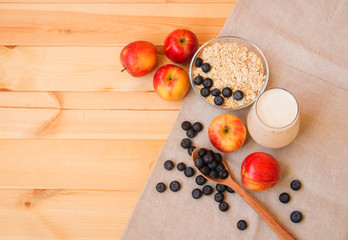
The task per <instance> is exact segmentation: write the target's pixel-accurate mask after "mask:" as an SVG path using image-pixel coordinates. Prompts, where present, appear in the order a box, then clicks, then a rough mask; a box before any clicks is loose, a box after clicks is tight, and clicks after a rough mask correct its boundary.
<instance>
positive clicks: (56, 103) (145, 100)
mask: <svg viewBox="0 0 348 240" xmlns="http://www.w3.org/2000/svg"><path fill="white" fill-rule="evenodd" d="M181 103H182V101H176V102H168V101H165V100H163V99H161V98H160V97H159V96H158V95H157V93H155V92H11V91H7V92H5V91H2V92H1V91H0V108H36V109H40V108H46V109H48V108H49V109H62V110H121V109H122V110H166V109H167V110H179V108H180V106H181Z"/></svg>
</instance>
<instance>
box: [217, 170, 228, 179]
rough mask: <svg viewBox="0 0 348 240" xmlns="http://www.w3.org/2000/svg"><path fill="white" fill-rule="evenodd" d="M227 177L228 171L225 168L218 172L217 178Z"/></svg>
mask: <svg viewBox="0 0 348 240" xmlns="http://www.w3.org/2000/svg"><path fill="white" fill-rule="evenodd" d="M227 177H228V172H227V170H226V169H223V170H221V171H220V172H219V178H221V179H226V178H227Z"/></svg>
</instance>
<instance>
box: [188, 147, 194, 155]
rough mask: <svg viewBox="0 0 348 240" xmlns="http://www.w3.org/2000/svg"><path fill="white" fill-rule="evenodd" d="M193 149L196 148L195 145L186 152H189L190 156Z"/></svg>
mask: <svg viewBox="0 0 348 240" xmlns="http://www.w3.org/2000/svg"><path fill="white" fill-rule="evenodd" d="M195 149H196V147H195V146H192V147H190V148H189V149H188V150H187V152H188V154H189V155H190V156H192V153H193V151H194V150H195Z"/></svg>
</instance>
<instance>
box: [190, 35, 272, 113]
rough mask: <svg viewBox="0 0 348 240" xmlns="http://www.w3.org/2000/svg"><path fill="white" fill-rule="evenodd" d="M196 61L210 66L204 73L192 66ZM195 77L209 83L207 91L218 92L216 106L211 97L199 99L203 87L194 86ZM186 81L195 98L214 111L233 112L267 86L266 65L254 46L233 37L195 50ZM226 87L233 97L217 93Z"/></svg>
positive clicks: (249, 103)
mask: <svg viewBox="0 0 348 240" xmlns="http://www.w3.org/2000/svg"><path fill="white" fill-rule="evenodd" d="M197 58H200V59H202V60H203V63H209V64H210V70H209V71H208V72H204V71H203V70H202V67H197V66H195V62H196V59H197ZM204 70H206V69H204ZM196 76H201V77H202V78H203V79H207V78H210V79H212V81H213V86H212V87H210V88H209V89H210V91H211V90H213V89H216V88H217V89H219V91H220V97H219V99H218V100H220V102H219V101H216V102H215V103H214V98H216V96H212V94H211V93H210V94H209V95H208V96H206V97H203V96H202V95H201V89H202V88H203V84H199V85H196V84H195V83H194V78H195V77H196ZM190 79H191V85H192V87H193V89H194V90H195V92H196V94H197V95H199V96H200V97H201V98H202V99H204V100H205V101H206V102H208V103H210V104H212V105H214V106H215V107H220V108H224V109H230V110H237V109H241V108H244V107H247V106H249V105H251V104H252V103H253V102H254V101H255V100H256V99H257V97H258V96H259V95H261V93H262V92H263V91H264V89H265V88H266V85H267V82H268V65H267V61H266V59H265V57H264V55H263V53H262V52H261V51H260V50H259V49H258V48H257V47H256V46H255V45H254V44H252V43H250V42H248V41H246V40H244V39H241V38H237V37H219V38H215V39H213V40H211V41H209V42H207V43H205V44H204V45H202V46H201V48H200V49H198V51H197V52H196V54H195V56H194V57H193V59H192V61H191V65H190ZM226 87H227V88H230V89H231V90H232V92H233V93H234V95H232V96H230V97H224V96H223V94H221V92H222V90H223V89H224V88H226ZM205 90H207V89H205ZM215 91H216V90H215ZM206 92H207V91H206ZM206 92H205V93H206ZM241 92H242V93H243V97H242V98H241V99H240V97H241V96H240V94H239V95H238V93H241ZM203 95H204V94H203ZM221 98H223V100H222V101H223V103H222V104H221ZM219 104H220V105H219Z"/></svg>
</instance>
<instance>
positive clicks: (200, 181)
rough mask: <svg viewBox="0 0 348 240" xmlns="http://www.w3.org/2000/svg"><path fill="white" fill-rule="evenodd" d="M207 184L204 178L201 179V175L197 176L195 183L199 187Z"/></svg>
mask: <svg viewBox="0 0 348 240" xmlns="http://www.w3.org/2000/svg"><path fill="white" fill-rule="evenodd" d="M206 182H207V179H205V177H203V176H202V175H198V176H197V177H196V183H197V184H198V185H200V186H202V185H204V184H205V183H206Z"/></svg>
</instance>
